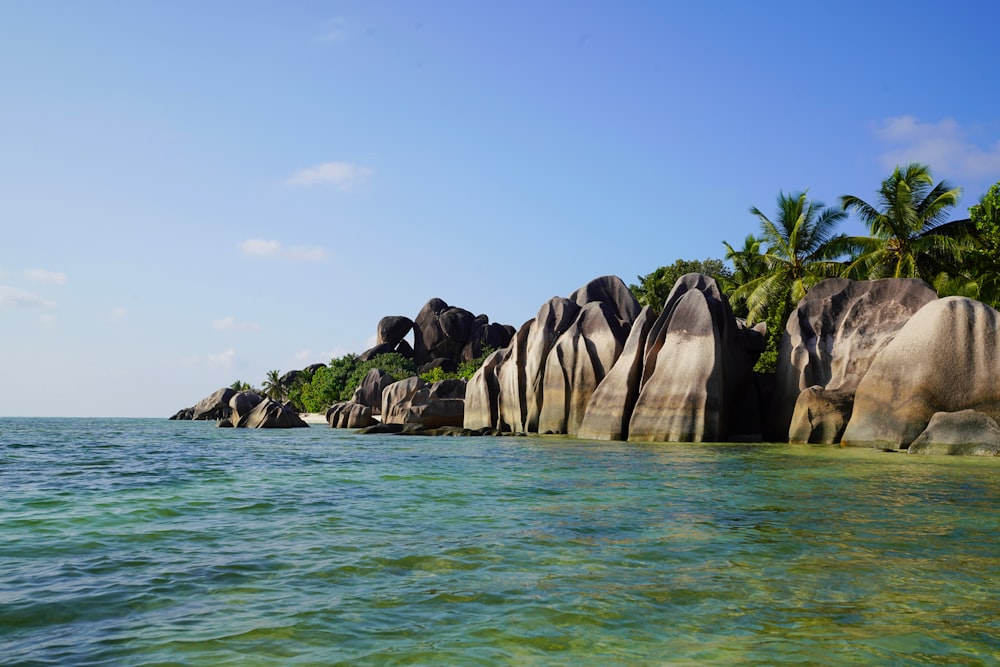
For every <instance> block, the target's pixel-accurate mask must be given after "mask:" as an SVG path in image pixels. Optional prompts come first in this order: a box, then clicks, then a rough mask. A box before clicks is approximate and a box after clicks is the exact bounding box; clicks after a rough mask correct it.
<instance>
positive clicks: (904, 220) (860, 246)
mask: <svg viewBox="0 0 1000 667" xmlns="http://www.w3.org/2000/svg"><path fill="white" fill-rule="evenodd" d="M960 194H961V190H960V189H959V188H955V187H952V186H951V184H949V183H948V182H947V181H940V182H939V183H938V184H937V185H934V179H933V178H932V177H931V173H930V169H929V168H928V167H927V166H926V165H923V164H918V163H912V164H910V165H908V166H907V167H905V168H901V167H896V168H895V169H894V170H893V172H892V174H891V175H890V176H889V177H888V178H886V179H885V180H884V181H882V186H881V187H880V188H879V191H878V198H877V199H876V201H875V204H869V203H868V202H866V201H864V200H863V199H861V198H859V197H856V196H854V195H844V196H843V197H842V198H841V205H842V206H843V207H844V210H845V211H849V212H853V213H855V214H856V215H857V216H858V218H860V219H861V221H862V222H863V223H864V224H865V225H866V226H867V227H868V233H869V234H870V236H855V237H851V238H849V239H847V240H846V245H847V246H848V247H850V248H851V249H852V251H853V252H854V253H855V257H854V259H853V261H852V262H851V263H850V265H849V266H848V267H847V271H846V275H847V276H848V277H850V278H856V279H876V278H920V279H923V280H925V281H927V282H928V283H931V284H933V283H935V281H938V280H939V277H940V275H941V274H942V273H947V274H956V273H960V271H959V266H960V262H961V254H962V251H963V250H964V249H965V248H966V247H967V244H966V243H965V242H964V241H963V238H962V237H961V236H960V235H955V234H944V233H938V232H939V231H940V230H939V228H940V227H941V226H942V225H943V224H944V223H945V221H946V218H947V216H948V209H950V208H951V207H953V206H955V205H956V204H957V203H958V197H959V195H960Z"/></svg>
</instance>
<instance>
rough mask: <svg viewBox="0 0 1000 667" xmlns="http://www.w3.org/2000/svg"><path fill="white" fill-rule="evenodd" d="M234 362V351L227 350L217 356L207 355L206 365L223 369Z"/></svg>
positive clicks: (231, 349)
mask: <svg viewBox="0 0 1000 667" xmlns="http://www.w3.org/2000/svg"><path fill="white" fill-rule="evenodd" d="M235 360H236V350H234V349H233V348H229V349H228V350H225V351H223V352H219V353H217V354H210V355H208V363H210V364H213V365H215V366H222V367H224V368H230V367H231V366H232V365H233V362H234V361H235Z"/></svg>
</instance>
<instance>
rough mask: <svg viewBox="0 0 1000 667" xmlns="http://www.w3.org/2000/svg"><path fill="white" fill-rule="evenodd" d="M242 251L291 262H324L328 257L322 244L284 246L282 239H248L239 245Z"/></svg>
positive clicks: (246, 253) (251, 255)
mask: <svg viewBox="0 0 1000 667" xmlns="http://www.w3.org/2000/svg"><path fill="white" fill-rule="evenodd" d="M239 248H240V251H241V252H242V253H243V254H244V255H249V256H250V257H268V258H274V259H284V260H288V261H290V262H322V261H323V260H325V259H326V258H327V253H326V249H325V248H323V247H322V246H299V245H296V246H287V247H286V246H284V245H282V243H281V242H280V241H265V240H263V239H247V240H246V241H243V242H242V243H240V245H239Z"/></svg>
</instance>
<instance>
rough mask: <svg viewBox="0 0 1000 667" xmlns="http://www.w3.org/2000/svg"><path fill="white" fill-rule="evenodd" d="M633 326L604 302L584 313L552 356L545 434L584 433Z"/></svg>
mask: <svg viewBox="0 0 1000 667" xmlns="http://www.w3.org/2000/svg"><path fill="white" fill-rule="evenodd" d="M633 301H634V299H633ZM632 319H634V318H632ZM631 321H632V320H631V319H630V320H628V323H623V322H622V321H620V320H619V319H618V313H617V312H616V310H614V304H612V305H608V304H607V303H605V302H604V301H590V302H587V303H586V305H584V306H583V308H581V310H580V312H579V314H578V315H577V317H576V319H574V321H573V324H571V325H570V326H569V328H568V329H567V330H566V331H565V332H563V333H562V334H561V335H560V336H559V337H558V338H557V339H556V341H555V343H554V344H553V346H552V349H551V350H550V351H549V354H548V356H547V357H546V360H545V369H544V371H543V374H542V386H541V391H540V392H539V394H540V396H541V397H542V399H543V400H542V407H541V411H540V413H539V417H538V432H539V433H576V432H577V431H578V430H579V428H580V424H581V423H582V422H583V416H584V413H585V412H586V410H587V403H588V402H589V401H590V397H591V395H592V394H593V393H594V390H595V389H597V386H598V384H600V382H601V381H602V380H603V379H604V377H605V376H606V375H607V374H608V372H609V371H610V370H611V367H612V366H613V365H614V363H615V362H616V361H617V360H618V356H619V355H620V354H621V352H622V348H623V346H624V344H625V339H626V337H627V336H628V331H629V330H628V326H629V324H631Z"/></svg>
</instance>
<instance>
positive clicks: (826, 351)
mask: <svg viewBox="0 0 1000 667" xmlns="http://www.w3.org/2000/svg"><path fill="white" fill-rule="evenodd" d="M935 299H937V294H936V293H935V292H934V290H933V289H931V288H930V286H928V285H927V284H926V283H924V282H922V281H919V280H898V279H885V280H872V281H858V282H855V281H851V280H845V279H841V278H836V279H831V280H825V281H823V282H821V283H819V284H818V285H816V286H815V287H813V288H812V289H811V290H810V291H809V293H808V294H807V295H806V296H805V298H803V299H802V301H801V302H799V305H798V307H797V308H796V309H795V311H794V312H793V313H792V315H791V317H790V318H789V319H788V323H787V326H786V328H785V335H784V336H783V337H782V340H781V344H780V347H779V351H778V368H777V373H776V378H775V393H774V401H773V409H772V411H771V416H770V419H769V423H768V437H769V438H770V439H773V440H780V441H784V440H786V439H787V438H789V437H790V433H789V426H790V424H791V421H792V414H793V412H794V410H795V405H796V401H797V399H798V396H799V393H800V392H801V391H803V390H804V389H806V388H807V387H814V386H815V387H821V388H823V389H825V390H827V391H833V392H839V393H840V394H853V393H854V391H855V390H856V389H857V387H858V384H859V383H860V382H861V379H862V377H864V375H865V374H866V372H867V371H868V368H869V367H870V366H871V364H872V362H873V360H874V359H875V357H876V356H877V355H878V353H879V352H880V351H881V350H882V349H883V348H884V347H885V346H886V345H887V344H888V343H889V342H890V341H891V340H892V339H893V338H894V337H895V336H896V334H897V332H898V331H899V330H900V329H901V328H902V327H903V325H905V324H906V323H907V322H908V321H909V319H910V318H911V317H913V315H914V314H915V313H916V312H917V311H918V310H920V309H921V308H922V307H923V306H924V305H925V304H927V303H929V302H931V301H934V300H935ZM800 426H801V424H800ZM799 436H801V431H800V432H799ZM799 436H797V437H799Z"/></svg>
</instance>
